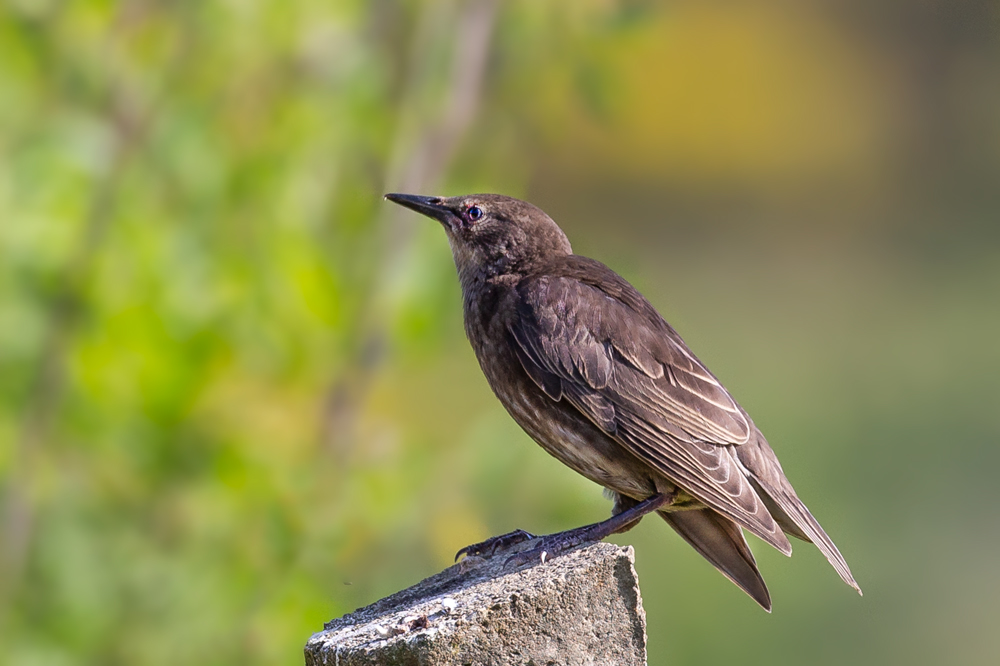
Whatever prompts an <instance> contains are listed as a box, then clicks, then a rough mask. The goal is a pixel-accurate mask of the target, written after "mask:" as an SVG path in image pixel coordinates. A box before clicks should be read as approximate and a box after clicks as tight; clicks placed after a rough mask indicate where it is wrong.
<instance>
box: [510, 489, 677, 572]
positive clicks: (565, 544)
mask: <svg viewBox="0 0 1000 666" xmlns="http://www.w3.org/2000/svg"><path fill="white" fill-rule="evenodd" d="M674 496H675V494H674V493H670V494H667V493H657V494H656V495H653V496H652V497H649V498H647V499H645V500H643V501H641V502H639V503H638V504H635V505H633V506H630V507H629V508H627V509H624V510H623V511H621V512H620V513H617V514H615V515H613V516H611V517H610V518H608V519H607V520H602V521H601V522H599V523H594V524H593V525H584V526H583V527H577V528H576V529H572V530H566V531H565V532H557V533H556V534H549V535H547V536H544V537H535V538H536V539H538V544H537V545H536V546H535V547H534V548H531V549H529V550H525V551H521V552H520V553H515V554H514V555H511V556H510V557H509V558H507V561H506V562H505V563H504V565H505V566H506V565H509V564H513V565H514V566H521V565H522V564H526V563H528V562H530V561H532V560H534V559H536V558H537V559H539V560H541V561H542V562H545V561H546V560H551V559H552V558H554V557H559V556H560V555H562V554H563V553H565V552H566V551H567V550H570V549H572V548H575V547H576V546H579V545H580V544H581V543H594V542H597V541H600V540H601V539H604V538H605V537H607V536H610V535H612V534H615V533H618V532H624V531H626V530H628V529H631V528H632V527H635V526H636V525H637V524H638V523H639V520H640V519H641V518H642V517H643V516H645V515H646V514H647V513H650V512H652V511H656V510H657V509H659V508H660V507H662V506H663V505H664V504H669V503H670V502H672V501H673V499H674Z"/></svg>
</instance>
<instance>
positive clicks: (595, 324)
mask: <svg viewBox="0 0 1000 666" xmlns="http://www.w3.org/2000/svg"><path fill="white" fill-rule="evenodd" d="M570 260H572V261H576V262H580V263H581V264H582V263H584V262H585V263H586V264H587V265H586V269H587V270H586V271H584V270H581V271H579V273H580V274H581V277H583V279H581V277H578V276H577V275H574V271H573V265H572V264H570V265H568V266H562V267H561V269H562V270H561V273H560V275H559V276H554V275H551V274H549V275H543V276H539V277H537V278H529V279H526V280H523V281H522V282H521V284H520V285H519V286H518V288H517V292H518V302H517V317H516V318H515V319H514V320H513V321H511V322H510V324H509V331H510V334H511V338H512V342H513V344H514V347H515V351H516V353H517V356H518V358H519V360H520V361H521V364H522V365H523V366H524V369H525V371H526V372H527V373H528V375H529V376H530V377H531V378H532V379H533V380H534V382H535V383H536V384H538V386H539V387H541V388H542V390H543V391H545V393H546V394H547V395H548V396H549V397H550V398H552V399H553V400H561V399H566V400H568V401H569V402H570V403H571V404H572V405H573V406H574V407H575V408H576V409H578V410H579V411H580V412H581V413H582V414H583V415H585V416H586V417H587V418H588V419H590V420H591V421H592V422H593V423H595V424H596V425H597V426H598V427H600V428H601V429H602V430H604V432H606V433H608V434H609V435H610V436H611V437H613V438H614V439H615V440H617V441H618V442H619V443H620V444H622V446H623V447H624V448H626V449H627V450H629V451H630V452H631V453H632V454H634V455H636V456H637V457H639V458H640V459H641V460H643V461H644V462H645V463H646V464H648V465H650V466H651V467H652V468H654V469H656V470H657V471H659V472H660V473H661V474H663V475H664V476H666V477H667V478H668V479H670V480H672V481H674V482H675V483H677V484H678V485H679V486H681V487H682V488H683V489H684V490H686V491H687V492H689V493H690V494H691V495H693V496H694V497H696V498H697V499H699V500H700V501H701V502H703V503H704V504H706V505H707V506H709V507H711V508H712V509H714V510H716V511H718V512H719V513H721V514H722V515H724V516H726V517H728V518H730V519H731V520H734V521H735V522H737V523H738V524H740V525H742V526H744V527H746V528H747V529H748V530H750V531H751V532H753V533H754V534H757V535H758V536H759V537H760V538H762V539H764V540H765V541H767V542H768V543H770V544H771V545H773V546H774V547H775V548H777V549H778V550H780V551H782V552H784V553H786V554H788V553H790V552H791V546H790V544H789V543H788V540H787V538H785V536H784V534H783V533H782V531H781V529H780V528H779V527H778V525H777V524H776V523H775V521H774V519H773V518H772V517H771V515H770V514H769V513H768V511H767V508H766V507H765V506H764V503H763V502H762V501H761V499H760V498H759V497H758V496H757V494H756V492H755V491H754V489H753V487H752V485H751V484H750V483H749V481H748V480H747V479H746V477H744V475H743V473H742V470H741V468H740V465H739V464H738V463H737V462H736V460H735V459H734V457H733V456H734V453H733V452H732V449H733V447H735V446H738V445H740V444H742V443H745V442H746V441H747V439H748V437H749V435H750V433H751V428H752V425H751V424H750V422H749V420H748V419H747V418H746V416H745V415H744V413H743V411H742V410H741V409H740V407H739V405H737V404H736V402H735V400H733V399H732V397H731V396H730V395H729V393H728V392H727V391H726V390H725V389H724V388H723V387H722V385H721V384H720V383H719V382H718V380H717V379H715V377H714V376H713V375H712V374H711V373H710V372H709V371H708V370H707V369H706V368H705V367H704V366H703V365H702V364H701V363H700V362H699V361H698V359H697V358H696V357H695V356H694V355H693V354H692V353H691V352H690V351H689V350H688V349H687V347H686V346H685V345H684V342H683V341H682V340H681V339H680V337H679V336H678V335H677V333H676V332H674V331H673V329H671V328H670V326H669V325H668V324H667V323H666V322H665V321H663V319H662V318H661V317H660V316H659V315H658V314H657V313H656V311H655V310H654V309H653V308H652V306H651V305H649V303H648V302H647V301H646V300H645V299H644V298H643V297H642V296H641V295H640V294H639V293H638V292H637V291H636V290H635V289H634V288H633V287H631V285H629V284H628V283H627V282H625V281H624V280H623V279H622V278H620V277H619V276H617V275H616V274H615V273H614V272H613V271H611V270H610V269H608V268H606V267H604V266H603V265H602V264H600V263H598V262H595V261H592V260H586V259H583V258H578V257H571V258H570ZM595 268H599V269H600V271H595ZM595 273H597V275H598V276H599V277H600V286H598V285H597V284H594V279H593V276H594V275H595ZM588 277H589V278H590V279H589V280H588V281H584V279H586V278H588Z"/></svg>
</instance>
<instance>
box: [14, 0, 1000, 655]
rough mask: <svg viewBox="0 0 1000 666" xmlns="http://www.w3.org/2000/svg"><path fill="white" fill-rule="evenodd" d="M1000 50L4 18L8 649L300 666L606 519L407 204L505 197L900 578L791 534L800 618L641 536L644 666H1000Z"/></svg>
mask: <svg viewBox="0 0 1000 666" xmlns="http://www.w3.org/2000/svg"><path fill="white" fill-rule="evenodd" d="M997 26H998V22H997V14H996V8H995V6H994V5H992V4H989V3H986V2H973V3H963V4H962V6H961V7H959V6H957V5H953V4H952V3H946V2H943V1H936V0H935V1H932V2H924V3H905V2H902V1H901V0H893V1H891V2H886V3H878V4H877V5H870V4H869V3H862V2H858V1H854V2H847V3H814V4H812V5H808V6H807V5H802V4H801V3H791V2H787V1H784V0H770V1H769V2H761V3H756V4H754V5H742V4H738V3H727V2H718V3H715V2H713V3H697V2H686V1H685V2H676V3H670V4H664V5H662V6H661V5H658V4H655V3H651V2H625V1H622V2H608V1H602V0H587V1H585V2H579V1H577V2H569V1H567V2H556V3H538V2H529V1H528V0H518V1H516V2H507V3H499V2H492V1H491V0H471V1H469V2H461V1H459V0H428V1H426V2H417V1H416V0H412V1H399V2H396V1H390V0H379V1H375V2H353V1H350V0H343V1H340V2H332V3H330V2H318V1H314V2H308V1H305V0H295V1H289V2H263V1H257V2H254V1H249V0H246V1H244V0H239V1H237V0H229V1H207V2H193V1H186V2H185V1H175V2H158V1H154V0H145V1H139V0H135V1H129V2H103V1H95V2H61V1H58V0H10V1H9V2H7V3H4V4H3V6H2V7H0V155H2V156H3V159H2V160H0V502H2V505H0V509H2V511H3V513H2V516H0V519H2V523H0V529H2V532H0V554H2V565H3V570H2V572H0V573H2V579H0V662H2V663H10V664H19V665H20V664H69V663H74V664H75V663H95V664H96V663H100V664H115V663H122V664H125V663H127V664H159V663H164V664H165V663H176V662H190V663H219V664H225V663H241V664H248V663H288V662H290V661H291V662H295V661H297V660H298V659H299V656H298V654H299V650H300V649H301V646H302V645H303V644H304V642H305V640H306V638H307V637H308V635H309V634H310V633H311V632H313V631H316V630H318V629H319V628H320V627H321V626H322V623H323V622H324V621H325V620H328V619H330V618H331V617H335V616H339V615H341V614H343V613H346V612H349V611H351V610H353V609H354V608H356V607H358V606H361V605H364V604H366V603H369V602H371V601H373V600H375V599H377V598H379V597H381V596H384V595H385V594H388V593H390V592H392V591H395V590H397V589H399V588H402V587H405V586H407V585H409V584H411V583H413V582H415V581H416V580H417V579H419V578H420V577H422V576H424V575H428V574H431V573H433V572H435V571H437V570H438V569H440V568H441V567H443V566H444V565H446V564H447V563H448V562H449V561H450V560H451V557H452V554H453V553H454V551H455V550H457V549H458V548H459V547H461V546H463V545H465V544H467V543H470V542H473V541H476V540H478V539H482V538H485V537H486V536H488V535H490V534H492V533H499V532H503V531H507V530H510V529H513V528H515V527H523V528H526V529H530V530H532V531H536V532H544V531H555V530H558V529H565V528H567V527H571V526H575V525H578V524H583V523H584V522H592V521H594V520H597V519H600V518H602V517H604V516H605V515H606V514H607V512H608V509H609V505H608V503H607V502H606V501H605V500H604V499H602V497H601V495H600V492H599V489H597V488H595V487H594V486H593V485H592V484H590V483H589V482H587V481H585V480H583V479H581V478H578V477H576V476H575V475H574V474H573V473H572V472H570V471H569V470H567V469H564V468H563V467H561V466H560V465H559V464H558V463H556V462H555V461H554V460H550V459H549V458H548V457H547V456H545V455H544V454H543V453H542V452H541V451H540V450H539V449H538V448H537V447H535V446H534V445H533V444H531V442H530V441H529V440H528V439H527V437H526V436H525V435H524V434H523V433H521V432H520V431H519V430H518V428H517V426H516V425H514V424H513V422H512V421H511V420H510V419H509V418H508V417H507V416H506V414H504V413H503V411H502V408H501V407H500V406H499V405H498V403H497V402H496V401H495V400H494V398H493V397H492V395H491V394H490V392H489V390H488V388H487V387H486V385H485V382H484V381H483V379H482V378H481V376H480V374H479V370H478V367H477V364H476V362H475V359H474V357H473V355H472V353H471V350H470V349H469V348H468V345H467V344H466V343H465V342H464V340H463V333H462V324H461V312H460V303H459V292H458V286H457V284H456V280H455V279H454V275H453V273H454V271H453V268H452V265H451V259H450V256H449V251H448V248H447V244H446V243H445V241H444V238H443V236H442V234H441V233H440V230H439V229H436V228H434V225H433V224H428V223H427V222H426V221H425V220H421V219H415V216H412V215H408V214H406V212H405V211H394V210H388V209H387V206H386V205H385V204H383V203H382V202H381V194H382V193H383V192H385V191H390V190H413V191H417V192H423V193H434V192H447V193H458V192H466V191H484V190H488V191H501V192H505V193H509V194H513V195H517V196H523V197H526V198H530V199H531V200H533V201H534V202H535V203H538V204H539V205H541V206H542V207H543V208H545V209H546V210H547V211H549V212H550V213H552V214H553V216H554V217H555V218H556V219H557V221H559V222H560V223H561V224H562V225H563V227H564V228H565V229H566V231H567V232H568V234H569V236H570V238H571V239H572V240H573V241H574V243H575V247H576V249H577V251H579V252H581V253H583V254H588V255H591V256H595V257H597V258H600V259H602V260H604V261H605V262H607V263H609V264H610V265H612V267H614V268H616V269H617V270H619V271H620V272H622V273H623V274H624V275H625V276H626V277H628V278H629V279H630V280H633V281H634V282H635V283H636V284H637V285H638V286H639V287H640V288H641V289H642V290H643V291H644V292H645V293H647V295H648V296H649V297H650V298H651V300H652V301H653V302H654V304H656V305H657V306H658V307H660V308H661V311H663V312H664V314H665V315H666V316H667V318H668V319H669V320H670V321H671V322H672V323H674V324H675V326H676V327H677V328H679V329H680V330H681V332H682V334H684V335H685V337H686V338H687V340H688V342H689V343H690V344H691V345H692V346H693V348H694V349H695V351H696V352H698V353H699V354H700V355H701V356H702V358H703V359H704V360H705V361H706V362H707V363H708V364H709V366H710V367H712V368H713V369H714V370H715V371H716V373H717V374H719V375H720V376H721V377H722V379H723V380H724V381H725V382H726V383H727V385H729V386H730V388H731V389H732V390H733V392H734V393H735V394H736V395H737V397H738V398H739V399H740V400H741V402H742V403H743V404H744V405H745V406H746V407H747V408H748V410H749V411H750V412H751V413H752V414H753V415H754V416H755V419H756V420H757V422H758V424H759V425H760V426H761V427H762V429H763V430H764V432H765V433H767V434H768V436H769V438H770V439H771V441H772V443H773V444H774V447H775V448H776V449H777V451H778V453H779V454H780V455H781V457H782V460H783V461H784V464H785V467H786V470H787V471H788V473H789V476H790V477H791V478H792V480H793V481H794V482H795V483H796V485H797V487H798V488H799V490H800V494H801V495H803V497H804V498H805V499H806V501H807V502H808V503H809V504H810V506H811V507H812V508H813V509H814V510H815V513H816V514H817V515H818V516H819V517H820V519H821V520H822V521H823V523H824V525H825V526H827V528H828V530H829V531H830V533H831V534H832V535H833V537H834V538H835V539H836V540H837V542H838V544H840V545H841V547H842V550H843V551H844V552H845V554H846V556H847V557H848V560H849V561H850V562H851V564H852V566H853V568H854V570H855V573H856V574H857V577H858V580H859V581H860V582H861V585H862V587H864V589H865V592H866V596H865V598H864V599H858V598H856V597H855V596H854V595H853V594H851V593H850V591H849V590H847V589H846V588H844V587H843V586H842V585H840V584H839V582H838V581H837V579H836V576H835V575H833V573H832V572H831V571H830V570H829V569H828V567H827V566H826V564H825V563H824V562H823V561H822V559H821V558H820V557H819V556H818V554H817V553H815V552H813V549H811V548H810V547H808V546H804V545H800V546H798V547H797V548H796V557H795V558H794V559H792V560H790V561H788V560H785V559H784V558H781V557H778V556H777V555H776V554H774V553H771V552H768V551H766V550H765V549H764V548H760V547H759V548H757V550H758V551H759V559H760V561H761V566H762V569H763V571H764V574H765V577H766V578H767V580H768V583H769V584H770V585H771V588H772V595H773V597H774V599H775V612H774V614H773V615H766V614H764V613H762V612H760V611H759V609H757V608H756V606H754V605H753V603H752V602H751V601H749V600H748V599H746V598H744V597H743V595H742V594H741V593H740V592H739V590H737V589H736V588H735V587H733V586H732V585H731V584H729V583H728V582H727V581H726V580H724V579H723V578H722V577H721V576H719V575H718V574H717V573H715V572H714V571H713V570H712V569H711V568H710V567H709V566H708V565H706V564H705V563H704V562H702V561H700V559H699V558H698V556H697V555H696V554H694V553H693V552H692V551H691V550H690V549H689V548H687V547H686V546H685V545H684V544H683V543H681V542H680V540H679V539H677V538H676V537H675V536H674V535H673V534H671V533H670V532H669V530H667V529H665V527H664V526H663V525H662V524H659V523H657V522H656V521H654V520H647V521H645V522H644V523H643V524H642V525H641V526H640V527H639V528H637V529H636V530H635V531H633V532H630V533H629V534H626V535H622V536H621V537H620V538H618V541H619V542H621V543H634V544H635V545H636V548H637V560H638V564H637V566H638V568H639V573H640V577H641V578H642V580H643V593H644V599H645V606H646V610H647V615H648V620H649V641H650V663H654V664H661V663H719V662H722V661H723V660H728V659H732V660H736V659H739V660H740V661H741V662H744V663H804V662H807V663H816V664H840V663H847V662H850V663H873V664H874V663H886V662H896V661H904V660H905V661H906V662H908V663H937V662H942V661H944V662H948V663H963V664H977V663H982V664H993V663H996V661H997V659H998V658H1000V641H998V638H997V635H996V632H995V631H993V629H992V627H993V625H994V624H995V623H996V622H997V621H998V620H1000V607H998V606H997V603H996V599H997V598H998V597H1000V576H998V575H997V573H996V567H995V553H996V550H997V548H998V547H1000V528H998V526H1000V520H998V518H1000V517H998V515H997V504H996V499H995V491H994V488H995V486H996V481H995V479H994V478H993V477H994V474H995V470H996V469H997V466H998V464H1000V449H998V447H997V446H996V444H997V440H998V439H1000V426H998V425H997V420H996V418H995V414H996V410H997V407H996V405H997V399H998V398H1000V383H998V381H997V379H996V378H997V377H998V376H1000V347H998V346H997V344H996V340H997V339H1000V308H998V307H997V294H998V293H1000V227H998V225H997V220H998V219H1000V194H998V192H1000V190H998V189H997V188H996V182H997V181H998V177H1000V120H998V119H1000V83H998V81H1000V80H998V79H997V78H996V76H995V66H996V62H997V57H998V55H1000V40H998V37H1000V31H998V28H997ZM479 56H482V58H480V57H479ZM757 545H759V544H757ZM720 630H721V631H723V632H724V633H723V634H722V635H723V636H724V638H720V633H719V632H720Z"/></svg>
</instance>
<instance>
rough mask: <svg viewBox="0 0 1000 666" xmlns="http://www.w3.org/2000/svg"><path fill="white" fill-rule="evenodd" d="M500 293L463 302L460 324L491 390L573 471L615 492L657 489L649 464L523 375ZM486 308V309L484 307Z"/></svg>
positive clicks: (642, 492)
mask: <svg viewBox="0 0 1000 666" xmlns="http://www.w3.org/2000/svg"><path fill="white" fill-rule="evenodd" d="M503 300H504V299H503V297H502V295H501V296H500V297H497V298H493V299H483V301H481V302H476V303H471V304H470V303H468V301H467V303H466V308H465V327H466V333H467V334H468V337H469V341H470V342H471V343H472V348H473V350H474V351H475V353H476V358H477V359H478V360H479V365H480V367H481V368H482V371H483V374H484V375H485V376H486V380H487V382H488V383H489V385H490V388H491V389H492V390H493V393H494V394H495V395H496V396H497V398H498V399H499V400H500V403H501V404H503V406H504V408H505V409H506V410H507V412H508V413H509V414H510V415H511V417H512V418H513V419H514V421H516V422H517V424H518V425H519V426H521V428H522V429H523V430H524V431H525V432H526V433H528V435H529V436H530V437H531V438H532V439H533V440H535V441H536V442H537V443H538V444H539V445H540V446H541V447H542V448H543V449H545V450H546V451H547V452H548V453H549V454H551V455H552V456H554V457H555V458H557V459H558V460H559V461H560V462H562V463H563V464H565V465H567V466H568V467H570V468H571V469H573V470H575V471H576V472H578V473H580V474H582V475H583V476H585V477H587V478H588V479H591V480H592V481H594V482H596V483H599V484H601V485H602V486H605V487H606V488H610V489H611V490H614V491H616V492H619V493H622V494H625V495H628V496H631V497H645V496H648V495H650V494H652V493H653V492H656V490H655V487H654V485H653V482H652V481H651V480H650V477H649V470H648V468H647V467H646V466H645V465H644V464H643V463H641V462H640V461H639V460H638V459H637V458H635V457H634V456H633V455H632V454H630V453H629V452H628V451H626V450H625V449H624V447H622V446H621V445H620V444H618V442H616V441H615V440H613V439H612V438H610V437H609V436H608V435H607V434H606V433H605V432H604V431H602V430H600V429H599V428H598V427H597V426H595V425H594V424H593V423H592V422H591V421H589V420H588V419H587V418H585V417H584V416H583V415H582V414H581V413H580V412H579V411H578V410H577V409H576V408H575V407H573V406H572V405H571V404H569V403H568V402H567V401H566V400H565V399H564V400H560V401H554V400H552V399H551V398H550V397H549V396H547V395H546V394H545V393H544V392H543V391H542V390H541V388H539V386H538V385H537V384H536V383H535V382H534V381H533V380H532V379H531V378H530V377H529V376H528V374H527V372H526V371H525V370H524V368H523V367H522V365H521V362H520V360H519V359H518V357H517V354H516V353H515V351H514V349H513V347H512V345H513V344H514V343H513V341H512V339H511V336H510V334H509V333H508V325H509V321H508V317H509V316H510V315H511V313H513V311H514V308H513V307H511V308H510V310H509V313H508V311H507V309H506V308H505V304H504V302H503ZM488 308H489V309H488Z"/></svg>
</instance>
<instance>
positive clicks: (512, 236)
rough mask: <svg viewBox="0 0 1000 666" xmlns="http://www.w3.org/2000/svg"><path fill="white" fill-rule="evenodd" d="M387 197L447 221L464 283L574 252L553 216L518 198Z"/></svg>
mask: <svg viewBox="0 0 1000 666" xmlns="http://www.w3.org/2000/svg"><path fill="white" fill-rule="evenodd" d="M385 198H386V199H388V200H389V201H392V202H394V203H397V204H399V205H400V206H405V207H407V208H410V209H412V210H415V211H417V212H418V213H422V214H424V215H426V216H428V217H432V218H434V219H435V220H437V221H438V222H440V223H441V225H442V226H443V227H444V230H445V232H447V234H448V242H449V243H450V244H451V251H452V254H453V255H454V257H455V265H456V266H457V267H458V272H459V274H460V275H461V276H462V279H463V282H464V281H465V279H466V278H469V277H471V276H473V275H485V276H494V275H506V274H513V273H520V272H524V271H526V270H529V269H530V267H531V266H532V265H533V264H535V263H537V262H538V261H540V260H544V259H546V258H549V257H552V256H558V255H566V254H572V252H573V249H572V248H571V247H570V244H569V240H568V239H567V238H566V234H564V233H563V232H562V229H560V228H559V227H558V226H557V225H556V223H555V222H553V221H552V218H550V217H549V216H548V215H546V214H545V213H544V212H543V211H542V210H541V209H539V208H537V207H536V206H532V205H531V204H530V203H527V202H525V201H520V200H518V199H514V198H512V197H505V196H503V195H500V194H468V195H464V196H458V197H448V198H444V197H425V196H418V195H415V194H387V195H385Z"/></svg>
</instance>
